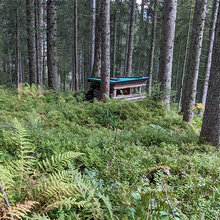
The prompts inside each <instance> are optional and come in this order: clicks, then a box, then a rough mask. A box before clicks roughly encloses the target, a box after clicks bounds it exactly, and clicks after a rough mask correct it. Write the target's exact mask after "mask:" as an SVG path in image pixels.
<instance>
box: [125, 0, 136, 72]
mask: <svg viewBox="0 0 220 220" xmlns="http://www.w3.org/2000/svg"><path fill="white" fill-rule="evenodd" d="M135 9H136V0H131V15H130V29H129V39H128V55H127V65H126V73H127V75H128V76H131V74H132V63H133V59H132V58H133V47H134V25H135V11H136V10H135Z"/></svg>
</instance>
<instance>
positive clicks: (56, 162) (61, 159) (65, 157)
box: [38, 151, 83, 172]
mask: <svg viewBox="0 0 220 220" xmlns="http://www.w3.org/2000/svg"><path fill="white" fill-rule="evenodd" d="M82 155H83V153H77V152H73V151H70V152H66V153H62V154H57V155H55V156H52V157H51V159H50V160H49V159H46V160H43V161H42V162H41V163H39V164H38V166H39V168H40V169H41V170H42V171H44V172H48V171H50V172H51V171H54V170H56V168H57V167H58V166H62V167H64V166H67V163H68V162H70V161H72V160H74V159H76V158H78V157H79V156H82Z"/></svg>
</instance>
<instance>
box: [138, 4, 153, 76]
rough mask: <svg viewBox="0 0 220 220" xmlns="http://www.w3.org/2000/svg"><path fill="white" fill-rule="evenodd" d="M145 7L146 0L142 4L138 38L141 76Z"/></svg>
mask: <svg viewBox="0 0 220 220" xmlns="http://www.w3.org/2000/svg"><path fill="white" fill-rule="evenodd" d="M156 1H157V0H156ZM144 5H145V0H142V2H141V15H140V24H139V36H138V60H137V73H138V74H140V64H141V57H142V54H143V51H142V45H143V18H144Z"/></svg>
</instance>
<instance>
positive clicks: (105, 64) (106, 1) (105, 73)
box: [100, 0, 110, 102]
mask: <svg viewBox="0 0 220 220" xmlns="http://www.w3.org/2000/svg"><path fill="white" fill-rule="evenodd" d="M101 24H102V32H101V36H102V58H101V60H102V64H101V65H102V67H101V70H102V71H101V85H100V91H101V95H100V99H101V100H102V101H104V102H106V101H107V99H106V96H109V92H110V0H102V3H101Z"/></svg>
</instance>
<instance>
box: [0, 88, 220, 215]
mask: <svg viewBox="0 0 220 220" xmlns="http://www.w3.org/2000/svg"><path fill="white" fill-rule="evenodd" d="M15 118H16V119H17V120H16V121H18V122H19V123H20V124H21V126H22V128H24V129H25V130H26V131H27V132H28V137H29V139H30V142H31V143H32V144H33V145H34V146H35V152H34V154H35V157H36V160H37V161H39V162H40V161H42V160H44V159H46V158H49V157H51V156H52V155H57V154H59V153H65V152H67V151H74V152H80V153H83V154H82V155H81V156H79V157H77V159H75V160H74V161H73V160H72V161H70V162H71V164H74V167H75V168H78V170H79V172H80V173H82V174H83V176H84V177H85V178H87V179H88V180H89V181H91V182H92V183H94V184H93V187H94V189H95V190H98V191H99V192H100V193H102V194H103V195H105V196H107V197H106V198H109V200H110V202H109V203H111V204H109V205H108V207H107V208H104V206H103V204H102V202H100V204H101V205H100V207H103V208H102V214H99V215H98V214H97V216H102V217H97V218H96V219H219V216H220V183H219V164H220V153H219V150H218V149H217V148H215V147H212V146H211V145H209V144H207V143H204V142H201V140H199V137H198V135H197V134H196V133H198V131H199V127H200V123H201V122H200V121H199V120H197V121H194V122H193V123H192V124H191V125H188V124H186V123H184V122H183V121H182V116H181V115H179V114H177V113H176V112H175V111H173V110H170V111H168V110H166V109H165V108H164V107H163V105H162V104H160V103H159V102H156V101H154V100H152V99H149V98H146V99H145V100H142V101H136V102H132V101H125V100H123V101H117V100H110V101H109V102H108V103H106V104H105V103H102V102H99V101H94V102H93V103H90V102H86V101H83V96H80V95H78V96H75V97H74V95H73V94H72V93H53V92H49V91H44V92H43V94H42V93H41V92H39V91H38V90H36V89H34V88H32V89H31V88H24V90H23V91H20V92H19V93H17V92H15V91H9V90H6V89H1V90H0V151H1V152H2V153H1V154H0V161H2V162H1V163H4V162H5V161H6V162H8V161H13V160H15V159H16V157H17V152H18V149H17V148H18V145H17V144H15V142H16V141H15V140H14V139H13V132H14V128H13V126H14V125H13V124H14V121H15ZM6 167H7V165H6ZM0 174H1V171H0ZM1 181H3V182H4V180H2V179H1V176H0V182H1ZM6 193H8V194H9V193H10V190H9V191H8V192H6ZM9 197H10V196H9ZM27 197H28V195H27ZM11 198H12V200H11V201H13V202H14V204H16V202H21V203H22V202H24V201H22V199H23V198H24V197H19V196H18V195H11ZM0 199H1V196H0ZM31 199H32V200H35V198H34V197H32V198H31ZM13 202H12V203H13ZM42 203H43V202H42V200H41V204H42ZM0 204H1V203H0ZM92 209H94V207H93V208H92V207H90V206H87V207H86V208H84V207H83V206H82V207H81V208H79V207H78V208H76V207H74V205H72V206H71V207H65V206H64V205H63V208H62V209H59V207H57V208H54V209H52V208H51V209H50V210H49V209H48V211H45V213H44V214H45V215H47V216H48V219H49V218H51V219H86V218H89V217H88V216H92V214H91V213H92V212H93V210H92ZM110 209H111V210H110ZM37 210H40V209H36V210H35V211H34V213H39V214H41V213H42V212H40V211H39V212H38V211H37ZM41 210H42V209H41ZM107 210H108V211H107ZM0 213H1V208H0ZM107 213H111V214H110V215H109V214H107ZM29 215H30V214H29ZM109 216H110V217H109ZM93 218H94V216H93ZM45 219H46V217H45ZM94 219H95V218H94Z"/></svg>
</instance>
